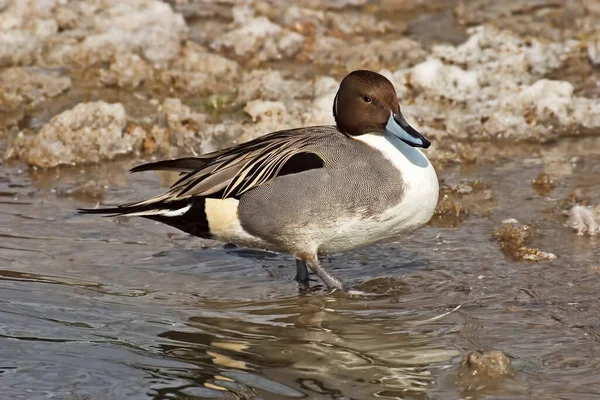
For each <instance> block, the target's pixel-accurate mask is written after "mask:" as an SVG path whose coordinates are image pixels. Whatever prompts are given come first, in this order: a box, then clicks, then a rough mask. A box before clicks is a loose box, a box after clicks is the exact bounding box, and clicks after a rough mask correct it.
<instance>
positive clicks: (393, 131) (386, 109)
mask: <svg viewBox="0 0 600 400" xmlns="http://www.w3.org/2000/svg"><path fill="white" fill-rule="evenodd" d="M333 116H334V117H335V122H336V124H337V126H338V129H339V130H340V131H341V132H343V133H345V134H346V135H350V136H360V135H364V134H366V133H381V134H389V135H392V136H396V137H397V138H399V139H400V140H402V141H403V142H405V143H406V144H408V145H410V146H413V147H424V148H427V147H429V145H430V144H431V142H429V140H427V139H426V138H425V137H424V136H423V135H421V134H420V133H419V132H417V131H416V130H415V129H414V128H412V127H411V126H410V125H408V123H407V122H406V120H405V119H404V116H402V113H401V112H400V105H399V104H398V97H397V96H396V90H395V89H394V85H392V83H391V82H390V81H389V80H388V79H387V78H386V77H384V76H383V75H380V74H378V73H376V72H373V71H365V70H360V71H354V72H351V73H350V74H348V75H346V77H345V78H344V79H343V80H342V83H341V84H340V88H339V90H338V92H337V94H336V95H335V100H334V102H333Z"/></svg>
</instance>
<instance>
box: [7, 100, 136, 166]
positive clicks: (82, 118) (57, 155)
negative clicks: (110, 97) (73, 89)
mask: <svg viewBox="0 0 600 400" xmlns="http://www.w3.org/2000/svg"><path fill="white" fill-rule="evenodd" d="M126 124H127V120H126V114H125V108H124V107H123V106H122V105H121V104H119V103H115V104H108V103H105V102H103V101H98V102H94V103H80V104H78V105H77V106H75V107H74V108H73V109H70V110H67V111H64V112H62V113H61V114H59V115H57V116H55V117H54V118H52V119H51V120H50V121H49V122H48V123H47V124H46V125H44V126H43V127H42V129H40V131H39V132H37V133H36V134H34V135H26V134H24V132H20V133H19V135H18V136H17V137H16V138H15V141H14V143H13V146H12V148H11V149H9V151H8V153H7V154H9V155H15V156H17V157H19V158H22V159H24V160H25V161H27V162H28V163H29V164H31V165H34V166H37V167H43V168H48V167H55V166H57V165H61V164H78V163H87V162H98V161H100V160H106V159H108V160H109V159H112V158H114V157H116V156H118V155H122V154H127V153H131V152H132V151H134V150H137V149H139V148H140V147H141V144H142V140H143V138H144V136H145V132H144V131H143V130H141V129H134V130H133V131H127V130H126V129H125V128H126Z"/></svg>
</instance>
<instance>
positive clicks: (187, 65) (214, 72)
mask: <svg viewBox="0 0 600 400" xmlns="http://www.w3.org/2000/svg"><path fill="white" fill-rule="evenodd" d="M238 71H239V66H238V63H237V62H235V61H233V60H230V59H228V58H225V57H223V56H220V55H218V54H214V53H212V52H210V51H208V49H206V48H205V47H204V46H201V45H199V44H197V43H195V42H192V41H187V42H186V43H185V44H184V46H183V47H182V49H181V53H180V54H179V56H178V57H177V58H175V59H174V60H173V61H172V62H171V64H170V66H169V68H166V69H163V70H161V71H160V76H161V80H162V82H161V85H168V86H171V87H174V88H176V89H177V90H180V91H182V92H184V93H193V94H194V95H205V94H209V93H210V94H214V93H220V92H224V91H231V90H232V87H236V86H237V85H234V83H236V82H237V81H238V80H239V77H238Z"/></svg>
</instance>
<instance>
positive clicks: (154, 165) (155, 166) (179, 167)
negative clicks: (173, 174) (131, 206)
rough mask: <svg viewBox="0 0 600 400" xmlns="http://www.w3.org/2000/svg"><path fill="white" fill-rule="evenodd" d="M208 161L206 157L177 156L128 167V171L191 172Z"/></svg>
mask: <svg viewBox="0 0 600 400" xmlns="http://www.w3.org/2000/svg"><path fill="white" fill-rule="evenodd" d="M207 162H208V160H207V159H203V158H198V157H185V158H177V159H175V160H163V161H156V162H151V163H146V164H142V165H138V166H137V167H134V168H132V169H130V170H129V171H130V172H141V171H177V172H192V171H195V170H198V169H201V168H202V167H204V165H206V163H207Z"/></svg>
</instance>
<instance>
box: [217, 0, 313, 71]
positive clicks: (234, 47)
mask: <svg viewBox="0 0 600 400" xmlns="http://www.w3.org/2000/svg"><path fill="white" fill-rule="evenodd" d="M233 19H234V23H233V29H232V30H230V31H229V32H226V33H224V34H223V35H220V36H219V37H218V38H217V39H215V40H214V41H213V42H212V44H211V47H212V48H213V49H215V50H218V51H222V50H231V51H233V53H234V54H235V55H236V56H238V57H242V58H249V57H250V56H252V58H253V60H254V63H260V62H263V61H267V60H275V59H279V58H283V54H282V53H281V51H282V47H280V44H281V46H286V45H288V44H291V45H292V46H293V47H294V48H295V49H297V50H300V47H301V42H302V41H303V37H302V36H301V35H298V34H297V33H293V34H292V33H285V34H284V35H280V34H281V33H282V31H283V28H282V27H281V26H280V25H277V24H275V23H273V22H271V20H269V19H268V18H267V17H265V16H258V17H256V16H254V9H252V8H249V7H246V6H240V7H234V9H233ZM286 36H287V38H286ZM278 40H279V41H281V42H278ZM283 50H285V52H286V53H288V54H289V53H290V50H289V49H285V48H283ZM297 50H296V51H297ZM291 53H292V54H293V53H294V51H291Z"/></svg>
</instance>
